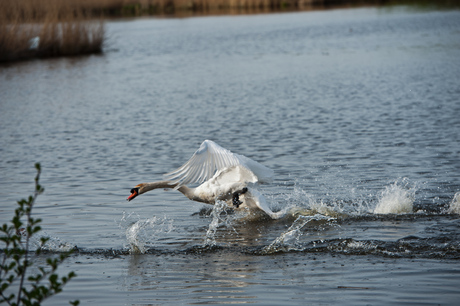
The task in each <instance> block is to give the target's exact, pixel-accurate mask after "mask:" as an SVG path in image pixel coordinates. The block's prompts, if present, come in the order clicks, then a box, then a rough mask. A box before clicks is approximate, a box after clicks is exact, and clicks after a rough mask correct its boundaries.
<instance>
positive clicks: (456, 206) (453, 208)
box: [447, 192, 460, 214]
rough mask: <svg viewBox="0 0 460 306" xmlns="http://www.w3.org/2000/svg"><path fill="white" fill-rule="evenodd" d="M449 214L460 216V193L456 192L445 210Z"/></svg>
mask: <svg viewBox="0 0 460 306" xmlns="http://www.w3.org/2000/svg"><path fill="white" fill-rule="evenodd" d="M447 212H448V213H449V214H460V192H457V193H456V194H455V195H454V198H453V199H452V202H451V203H450V207H449V209H448V210H447Z"/></svg>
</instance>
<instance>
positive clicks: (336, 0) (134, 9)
mask: <svg viewBox="0 0 460 306" xmlns="http://www.w3.org/2000/svg"><path fill="white" fill-rule="evenodd" d="M67 1H70V2H76V3H78V5H80V6H81V7H83V8H85V9H87V10H91V11H93V12H95V13H97V14H104V15H105V16H112V17H116V16H139V15H175V16H178V15H179V16H180V15H182V14H192V15H193V14H240V13H259V12H276V11H282V10H313V9H327V8H336V7H354V6H367V5H379V6H381V5H410V6H416V7H422V8H423V7H432V6H438V7H452V6H453V7H459V6H460V0H67Z"/></svg>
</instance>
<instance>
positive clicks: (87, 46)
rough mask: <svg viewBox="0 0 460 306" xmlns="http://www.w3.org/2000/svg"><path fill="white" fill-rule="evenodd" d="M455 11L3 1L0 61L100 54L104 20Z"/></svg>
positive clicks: (414, 1) (189, 0) (205, 1)
mask: <svg viewBox="0 0 460 306" xmlns="http://www.w3.org/2000/svg"><path fill="white" fill-rule="evenodd" d="M397 5H405V6H410V7H412V8H414V9H419V10H423V9H433V8H436V9H452V8H455V9H459V8H460V0H438V1H433V0H14V1H13V0H3V1H0V62H7V61H15V60H22V59H28V58H36V57H53V56H72V55H80V54H92V53H101V52H102V47H103V43H104V34H105V31H104V23H103V19H102V18H103V17H104V18H107V17H109V18H112V17H134V16H143V15H155V16H178V17H181V16H193V15H206V14H214V15H217V14H252V13H268V12H278V11H297V10H318V9H329V8H346V7H359V6H382V7H388V8H391V7H394V6H397Z"/></svg>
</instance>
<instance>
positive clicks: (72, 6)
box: [0, 0, 104, 62]
mask: <svg viewBox="0 0 460 306" xmlns="http://www.w3.org/2000/svg"><path fill="white" fill-rule="evenodd" d="M76 4H77V2H75V3H73V2H72V1H62V0H15V1H0V62H2V61H14V60H21V59H27V58H31V57H50V56H66V55H79V54H89V53H100V52H102V44H103V40H104V25H103V23H102V20H101V19H93V18H92V16H91V14H90V11H89V10H86V9H84V8H82V7H81V6H77V5H76Z"/></svg>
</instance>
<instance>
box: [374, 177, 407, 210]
mask: <svg viewBox="0 0 460 306" xmlns="http://www.w3.org/2000/svg"><path fill="white" fill-rule="evenodd" d="M415 191H416V188H415V187H414V186H411V185H410V184H409V180H408V179H407V178H404V179H402V180H397V181H396V182H394V184H391V185H390V186H387V187H385V190H383V191H382V193H381V194H380V199H379V201H378V203H377V206H376V207H375V208H374V214H404V213H411V212H412V211H413V206H414V200H415Z"/></svg>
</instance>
